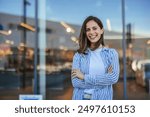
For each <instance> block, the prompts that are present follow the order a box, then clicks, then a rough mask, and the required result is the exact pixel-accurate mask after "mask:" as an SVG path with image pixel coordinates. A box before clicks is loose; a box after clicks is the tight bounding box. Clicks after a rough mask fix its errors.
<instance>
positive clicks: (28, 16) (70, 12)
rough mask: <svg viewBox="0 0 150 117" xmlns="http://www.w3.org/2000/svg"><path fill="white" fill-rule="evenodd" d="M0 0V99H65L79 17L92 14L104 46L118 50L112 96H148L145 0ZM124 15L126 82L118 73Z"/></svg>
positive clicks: (149, 32) (149, 35)
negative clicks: (99, 23)
mask: <svg viewBox="0 0 150 117" xmlns="http://www.w3.org/2000/svg"><path fill="white" fill-rule="evenodd" d="M124 1H125V4H124V7H125V14H122V0H0V99H1V100H7V99H11V100H17V99H19V95H20V94H41V95H43V99H48V100H49V99H56V100H57V99H58V100H70V99H71V96H72V90H73V88H72V85H71V77H70V75H71V66H72V58H73V55H74V53H75V52H76V50H77V48H78V36H79V32H80V28H81V25H82V23H83V21H84V19H85V18H86V17H87V16H89V15H93V16H96V17H98V18H100V19H101V20H102V22H103V25H104V30H105V32H104V38H105V44H106V46H107V47H110V48H115V49H116V50H117V51H118V53H119V61H120V77H119V81H118V83H117V84H115V85H114V99H116V100H122V99H125V98H124V91H126V95H127V99H131V100H132V99H133V100H147V99H150V23H149V22H150V13H149V11H150V7H149V6H150V1H149V0H124ZM122 15H124V16H125V39H126V86H124V82H125V80H123V79H124V77H123V70H124V67H123V46H122V45H123V44H122V42H123V41H122V40H123V36H122V35H123V31H122V29H123V27H122Z"/></svg>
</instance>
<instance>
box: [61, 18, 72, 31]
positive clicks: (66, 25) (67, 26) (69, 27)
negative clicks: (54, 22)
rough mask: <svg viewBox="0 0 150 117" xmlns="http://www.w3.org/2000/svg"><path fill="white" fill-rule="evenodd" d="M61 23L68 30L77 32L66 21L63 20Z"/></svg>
mask: <svg viewBox="0 0 150 117" xmlns="http://www.w3.org/2000/svg"><path fill="white" fill-rule="evenodd" d="M60 24H61V25H62V26H63V27H64V28H65V29H66V31H67V32H72V33H75V30H74V29H73V28H72V27H71V26H69V25H68V24H66V23H65V22H63V21H62V22H60Z"/></svg>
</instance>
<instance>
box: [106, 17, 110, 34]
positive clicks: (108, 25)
mask: <svg viewBox="0 0 150 117" xmlns="http://www.w3.org/2000/svg"><path fill="white" fill-rule="evenodd" d="M106 22H107V28H108V31H111V24H110V19H107V20H106Z"/></svg>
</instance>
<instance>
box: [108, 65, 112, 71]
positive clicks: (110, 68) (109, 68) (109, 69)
mask: <svg viewBox="0 0 150 117" xmlns="http://www.w3.org/2000/svg"><path fill="white" fill-rule="evenodd" d="M112 71H113V67H112V66H111V65H110V66H109V67H108V69H107V72H108V73H112Z"/></svg>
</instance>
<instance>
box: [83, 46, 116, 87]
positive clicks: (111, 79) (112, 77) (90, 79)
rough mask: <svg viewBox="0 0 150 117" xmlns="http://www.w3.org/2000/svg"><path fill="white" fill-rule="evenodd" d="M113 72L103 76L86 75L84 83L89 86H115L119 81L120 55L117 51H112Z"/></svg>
mask: <svg viewBox="0 0 150 117" xmlns="http://www.w3.org/2000/svg"><path fill="white" fill-rule="evenodd" d="M110 54H111V57H112V61H111V66H110V67H112V68H111V70H112V71H111V70H110V71H111V72H110V71H109V70H108V72H107V73H105V74H101V75H90V74H85V75H84V81H85V83H88V84H93V85H111V84H115V83H116V82H117V81H118V78H119V58H118V53H117V52H116V50H114V49H112V51H111V53H110Z"/></svg>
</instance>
